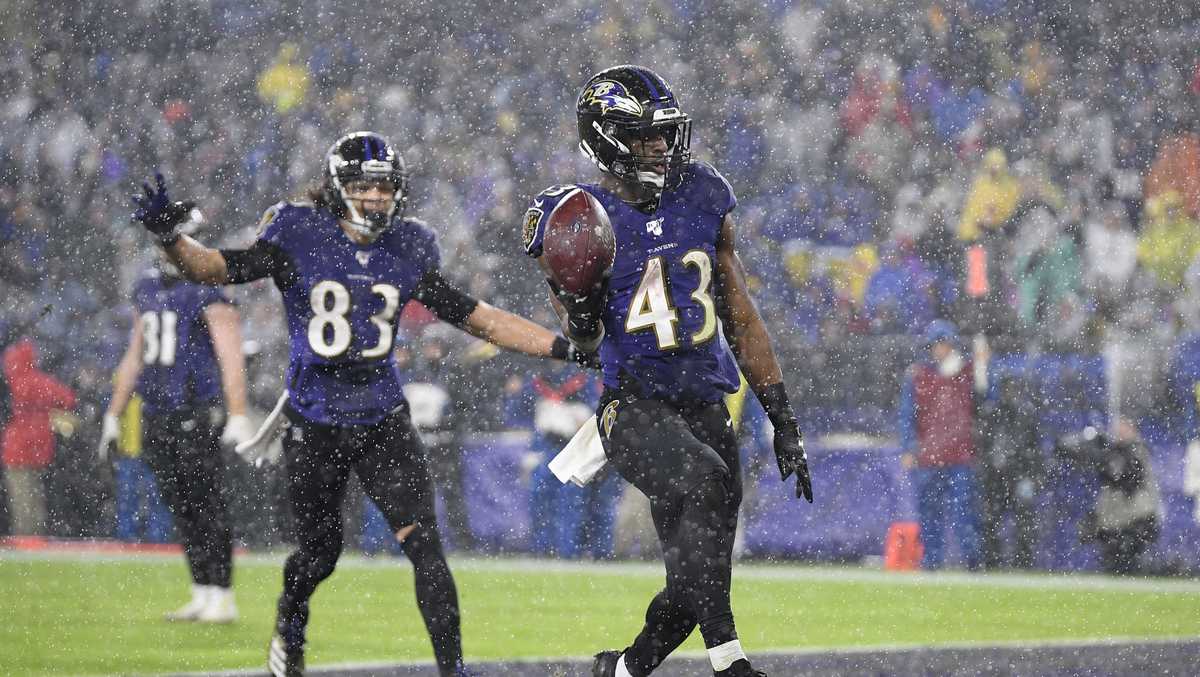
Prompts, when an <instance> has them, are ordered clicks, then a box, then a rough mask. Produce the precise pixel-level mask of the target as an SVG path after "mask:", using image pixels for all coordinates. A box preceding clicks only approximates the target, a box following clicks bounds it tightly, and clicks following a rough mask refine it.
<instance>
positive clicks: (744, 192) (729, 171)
mask: <svg viewBox="0 0 1200 677" xmlns="http://www.w3.org/2000/svg"><path fill="white" fill-rule="evenodd" d="M0 12H4V13H5V20H4V21H0V53H2V54H3V59H2V60H0V64H2V65H0V329H2V328H3V327H4V326H10V327H11V326H13V325H15V324H18V323H20V322H21V321H23V320H24V319H26V318H28V317H29V316H31V315H32V314H33V313H34V312H35V309H38V308H40V307H41V306H42V305H43V304H46V303H50V304H53V307H54V309H53V312H52V313H51V314H50V316H49V317H47V318H46V319H45V320H43V321H42V322H41V323H40V324H39V325H38V327H37V331H36V332H35V335H36V338H37V340H38V342H39V347H40V349H41V352H42V366H43V367H44V368H45V369H46V370H47V371H49V372H51V373H53V374H54V375H56V376H57V377H58V378H60V379H62V380H64V381H66V382H68V383H69V384H71V386H72V387H73V388H74V389H75V390H76V393H77V394H78V401H79V405H78V407H77V408H76V410H75V414H76V416H77V417H78V419H79V421H80V425H79V426H78V430H80V431H83V433H82V434H84V435H88V434H91V433H90V432H88V431H90V430H91V429H93V428H94V427H95V421H96V420H97V419H98V417H99V411H100V408H101V407H102V406H103V402H104V401H105V398H106V396H107V390H108V379H109V376H110V373H111V370H112V368H113V366H114V365H115V363H116V361H117V358H118V357H119V354H120V350H121V348H122V347H123V342H124V339H125V336H126V332H127V331H128V329H129V322H130V312H129V306H128V289H129V285H130V282H131V280H132V279H133V277H134V276H135V275H136V273H137V272H138V271H139V269H140V268H141V267H144V266H146V265H149V264H150V263H151V262H152V257H151V252H150V249H149V244H148V242H147V240H146V238H145V237H143V235H142V234H141V232H140V229H138V228H133V227H131V226H130V224H129V212H130V208H129V205H128V203H127V197H126V196H127V194H128V193H130V192H131V191H132V190H133V189H134V187H135V186H137V185H139V183H140V181H142V180H144V179H145V178H147V177H149V176H151V175H152V174H153V172H154V171H155V170H156V169H160V170H162V171H163V172H164V173H165V174H166V175H167V177H168V179H169V180H170V181H171V185H172V186H173V187H174V190H175V191H176V194H177V195H178V196H180V197H188V198H191V199H195V200H196V201H197V202H198V203H199V205H200V208H201V209H202V210H203V211H204V213H205V215H206V217H207V219H208V226H207V231H206V232H204V233H203V236H202V237H203V239H205V240H206V241H208V242H219V243H224V244H240V243H247V242H249V241H250V240H251V239H252V237H253V232H254V230H253V229H254V226H255V224H256V223H257V220H258V216H259V215H260V214H261V213H262V211H263V210H264V209H265V208H266V207H268V206H270V205H271V204H272V203H274V202H276V201H278V200H281V199H285V198H288V197H296V196H299V195H300V194H301V193H302V190H303V188H304V187H305V186H306V184H308V183H309V182H311V181H313V180H315V179H317V178H318V177H319V172H320V170H321V160H322V157H323V154H324V152H325V150H326V148H327V146H328V144H329V143H330V142H331V140H332V139H334V138H336V137H337V136H338V135H340V134H341V133H343V132H345V131H349V130H354V129H360V128H369V129H374V130H377V131H380V132H382V133H384V134H386V135H388V136H389V137H391V138H392V139H393V142H394V143H395V144H396V145H397V147H399V148H400V149H401V150H402V152H403V153H404V155H405V157H406V159H407V160H408V162H409V166H410V169H411V172H412V174H413V181H412V185H413V191H414V194H413V197H412V199H411V200H410V212H411V213H413V214H416V215H418V216H420V217H422V218H424V219H426V220H427V221H428V222H429V223H430V224H431V226H432V227H433V228H434V230H435V231H436V232H437V233H438V234H439V236H440V242H441V246H442V249H443V261H444V268H445V272H446V273H447V275H448V276H449V277H451V278H452V279H455V280H457V281H458V282H459V283H461V284H463V285H464V286H466V287H467V288H469V289H470V291H471V292H472V293H474V294H476V295H479V296H480V297H483V298H486V299H489V300H490V301H492V302H493V303H495V304H497V305H500V306H503V307H506V308H510V309H513V310H515V311H517V312H523V313H528V314H532V315H533V316H535V317H539V318H540V319H542V320H543V321H544V322H547V323H549V322H550V321H551V320H550V317H549V315H548V314H547V310H546V305H547V304H546V302H545V292H544V285H543V283H542V280H541V276H540V275H539V274H538V272H537V271H536V270H535V267H534V266H533V265H532V264H530V263H529V262H528V261H527V260H526V259H524V257H523V256H522V254H521V252H520V247H519V241H520V238H519V227H520V216H521V214H522V212H523V210H524V209H525V206H526V202H527V201H528V200H529V199H530V197H531V196H533V195H535V194H536V193H537V192H538V191H539V190H541V189H542V188H544V187H546V186H547V185H550V184H551V183H555V182H558V181H561V180H562V179H563V178H564V177H569V176H576V177H578V178H579V180H581V181H582V180H589V179H590V177H592V176H593V168H592V167H591V165H590V163H588V161H587V160H586V159H584V158H582V157H581V156H580V155H579V154H578V152H577V151H576V150H575V143H576V140H577V137H576V132H575V117H574V114H573V103H574V98H575V95H576V93H577V89H578V87H579V85H580V84H581V83H582V82H584V81H585V80H586V78H587V77H588V76H589V75H590V74H592V73H593V72H595V71H597V70H599V69H600V68H603V67H606V66H609V65H613V64H616V63H623V62H634V63H639V64H642V65H646V66H649V67H651V68H653V69H655V70H656V71H658V72H659V73H661V74H662V75H664V76H665V77H666V78H667V80H668V81H669V82H670V83H671V84H672V85H673V87H674V88H675V90H676V93H677V94H678V95H679V97H680V100H681V103H682V105H683V106H684V108H685V110H686V112H688V113H689V114H690V115H691V116H692V118H693V119H694V120H695V127H694V132H693V141H692V144H693V151H694V153H695V155H696V156H698V157H699V158H701V159H704V160H708V161H711V162H713V163H714V164H715V165H716V166H717V167H718V168H719V169H720V170H721V171H722V172H723V173H724V174H725V175H726V176H727V177H728V178H729V180H730V182H731V183H732V184H733V186H734V189H735V191H736V193H737V194H738V196H739V198H740V201H741V206H740V207H739V209H738V210H737V212H736V213H735V218H736V222H737V225H738V229H739V247H740V250H741V254H742V258H743V261H744V262H745V264H746V266H747V268H748V270H749V272H750V275H751V280H750V282H751V285H752V288H753V290H754V293H755V296H756V299H757V301H758V303H759V305H760V308H761V309H762V311H763V312H764V314H765V315H766V316H767V319H768V323H769V324H770V325H771V326H772V327H774V335H775V336H776V338H777V342H778V343H779V346H778V349H779V352H780V353H781V358H782V360H783V362H784V364H785V371H786V372H787V378H788V380H789V381H790V383H791V386H792V388H793V391H794V393H793V400H797V401H799V402H800V403H801V407H802V409H803V410H804V411H805V414H804V418H805V419H806V421H805V423H804V425H805V426H806V429H807V430H810V431H813V433H823V432H842V431H855V432H863V433H869V434H874V435H881V436H892V435H895V434H896V429H897V418H896V417H897V414H896V410H897V405H898V400H899V393H900V383H901V381H902V375H903V373H904V370H905V368H906V367H907V366H908V365H909V364H911V363H912V362H913V361H914V360H918V359H920V358H921V356H922V355H923V351H922V345H921V342H920V341H921V339H920V337H921V334H922V333H923V332H924V330H925V327H926V326H927V325H928V324H929V323H930V322H931V321H933V320H936V319H948V320H952V321H954V322H955V323H956V324H957V325H958V327H959V329H960V331H961V332H962V335H963V336H964V337H976V336H979V337H986V344H987V345H988V347H989V351H990V352H989V354H990V355H992V356H995V357H996V359H1003V358H1004V356H1006V355H1007V356H1009V358H1008V361H1007V362H1002V363H1003V364H1006V365H1009V367H1010V368H1009V369H1008V372H1007V373H1012V374H1016V375H1018V376H1021V377H1022V378H1026V380H1027V381H1028V382H1029V383H1028V388H1027V391H1028V392H1029V393H1030V394H1029V395H1028V397H1029V398H1033V399H1036V398H1037V397H1038V396H1039V393H1041V394H1043V395H1044V396H1045V397H1046V398H1049V399H1047V400H1046V401H1042V402H1038V403H1036V404H1038V405H1046V406H1049V407H1051V408H1053V405H1056V404H1061V403H1060V402H1057V401H1056V400H1053V398H1055V397H1058V395H1055V394H1054V393H1059V394H1062V393H1064V392H1069V389H1064V388H1063V387H1060V385H1059V384H1061V383H1062V382H1063V381H1064V380H1066V382H1067V383H1071V382H1072V381H1071V380H1070V379H1076V381H1087V382H1089V383H1091V382H1092V381H1088V379H1090V378H1092V376H1094V374H1091V373H1090V372H1088V370H1087V369H1081V368H1079V365H1081V364H1084V365H1092V364H1095V363H1094V362H1089V361H1088V360H1089V359H1090V358H1096V357H1100V358H1102V361H1101V362H1100V364H1102V366H1101V367H1099V369H1100V371H1101V372H1102V373H1101V374H1100V375H1099V376H1098V377H1097V378H1098V379H1099V380H1098V384H1097V385H1094V387H1091V390H1090V391H1089V392H1088V393H1087V396H1086V397H1084V398H1083V399H1084V400H1085V401H1084V402H1083V404H1079V403H1078V402H1076V403H1074V404H1070V403H1068V405H1069V406H1070V407H1074V409H1072V411H1078V410H1083V409H1087V410H1089V411H1090V412H1091V413H1090V414H1089V415H1091V416H1092V418H1093V419H1097V420H1107V419H1108V418H1111V417H1112V416H1114V415H1115V414H1117V413H1118V412H1119V413H1121V414H1122V415H1124V416H1127V417H1130V418H1132V419H1134V420H1143V419H1147V418H1150V419H1155V421H1151V423H1152V424H1153V423H1155V422H1156V421H1157V419H1170V424H1167V423H1163V422H1161V421H1157V424H1158V429H1163V430H1165V431H1166V432H1163V433H1161V434H1162V435H1163V436H1166V437H1171V436H1172V435H1174V436H1176V437H1179V438H1181V439H1183V438H1188V437H1191V436H1194V432H1193V430H1192V428H1193V427H1194V422H1193V421H1194V418H1195V414H1194V409H1195V398H1196V390H1195V389H1194V387H1193V385H1194V383H1195V382H1196V381H1197V380H1200V342H1197V341H1195V340H1192V338H1193V336H1194V334H1195V333H1196V332H1197V330H1200V260H1198V259H1197V254H1198V253H1200V56H1198V53H1197V51H1196V47H1195V46H1196V45H1197V44H1200V5H1197V4H1193V3H1145V4H1142V5H1139V6H1138V8H1137V10H1136V11H1134V10H1133V9H1131V8H1130V7H1129V6H1128V5H1126V4H1125V3H1120V2H1055V1H1052V0H1042V1H1037V2H1011V1H1006V0H905V1H883V2H859V1H857V0H850V1H835V0H816V1H814V2H805V3H791V2H781V1H778V0H774V1H768V2H763V3H722V2H712V1H708V0H658V1H655V2H650V3H645V4H623V3H620V4H619V3H592V2H585V1H583V0H564V1H562V2H554V3H490V2H475V1H470V0H463V1H460V2H454V3H449V4H445V3H434V2H425V3H405V5H404V6H403V8H402V9H399V10H397V9H396V8H394V7H391V6H384V5H379V4H371V3H360V4H357V5H353V6H344V5H343V4H342V3H335V2H331V1H330V0H309V1H305V2H300V1H299V0H275V1H273V2H267V3H254V4H253V5H246V4H244V3H240V2H234V1H232V0H212V1H211V2H200V1H198V0H146V1H144V2H139V3H132V4H131V3H124V2H115V1H113V0H97V1H96V2H90V3H67V4H54V3H49V4H47V3H36V2H32V1H30V0H19V1H18V2H14V3H8V4H7V5H6V8H5V9H4V10H0ZM18 19H19V20H18ZM30 26H36V30H27V29H28V28H29V27H30ZM264 36H267V39H264ZM238 296H239V299H240V300H241V302H242V304H243V306H242V307H243V317H244V318H245V320H244V322H245V331H246V334H247V336H248V338H249V339H250V340H251V341H252V343H253V346H254V347H255V348H254V351H252V352H255V356H254V357H253V358H252V367H251V368H252V370H253V377H252V380H251V388H252V395H253V398H254V399H255V401H256V402H257V403H258V405H259V406H260V407H264V406H265V407H269V405H270V403H271V402H273V400H274V398H275V395H276V393H277V391H278V388H279V379H280V375H281V373H282V366H283V364H284V360H285V359H286V352H287V349H286V345H285V334H284V332H283V331H282V319H281V315H280V312H279V308H278V303H277V301H276V299H275V292H274V291H272V290H271V289H270V287H269V286H268V285H267V283H258V284H256V285H252V286H250V287H249V288H248V289H245V290H239V292H238ZM427 322H428V316H427V315H424V314H422V313H421V312H419V309H416V310H413V309H410V312H409V313H408V315H407V317H406V319H405V325H406V328H407V336H406V340H410V341H419V340H420V334H421V332H422V329H423V327H424V326H425V325H426V324H427ZM450 343H451V344H452V348H451V352H457V353H458V354H459V358H460V359H461V360H462V361H463V362H464V363H465V362H468V361H469V362H471V366H470V368H463V369H460V370H459V371H458V372H456V373H457V375H456V378H459V379H466V382H465V383H459V384H456V387H455V391H456V392H466V393H470V395H468V397H467V399H466V400H465V401H464V402H463V403H462V405H461V406H462V407H465V408H466V410H467V411H468V415H467V416H465V417H463V421H462V424H461V425H462V426H463V427H464V428H465V429H466V430H467V431H478V430H497V429H503V428H506V427H508V426H511V425H528V424H529V423H528V421H525V422H524V423H522V422H521V421H520V420H519V417H513V416H511V415H509V414H511V411H509V412H506V411H505V408H504V404H503V403H504V402H505V401H506V400H505V398H504V397H503V396H502V395H503V393H504V392H510V393H513V392H517V391H519V390H521V389H522V388H527V386H528V383H523V381H525V380H527V379H526V378H525V376H523V374H525V373H527V372H528V368H527V367H528V365H527V363H523V362H521V361H520V360H517V359H515V358H508V357H505V356H490V355H475V354H473V353H472V352H471V347H470V346H468V345H466V344H465V343H464V342H462V341H460V339H458V338H457V337H456V338H453V339H450ZM968 349H970V348H969V346H968ZM976 357H978V356H976ZM1060 358H1061V359H1060ZM1035 363H1036V364H1037V365H1039V366H1038V368H1037V369H1034V368H1033V367H1030V368H1029V369H1028V370H1025V368H1024V366H1023V365H1026V364H1028V365H1034V364H1035ZM521 365H525V366H521ZM1012 365H1020V367H1019V368H1018V367H1014V366H1012ZM1047 365H1049V366H1047ZM513 374H516V376H513ZM1093 380H1094V379H1093ZM1050 381H1053V384H1052V385H1053V387H1052V388H1050V389H1047V387H1045V383H1046V382H1050ZM1046 393H1050V394H1048V395H1046ZM492 395H497V396H492ZM1068 405H1063V406H1068ZM1043 413H1045V411H1043ZM1063 425H1064V426H1065V425H1067V424H1063ZM1151 427H1153V425H1151ZM1065 432H1070V431H1069V430H1062V429H1059V430H1055V429H1047V430H1044V431H1043V435H1044V437H1045V438H1046V439H1049V438H1051V437H1053V436H1054V435H1057V434H1060V433H1065ZM86 446H87V445H81V448H82V447H86Z"/></svg>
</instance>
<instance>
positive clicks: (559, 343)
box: [550, 336, 571, 360]
mask: <svg viewBox="0 0 1200 677" xmlns="http://www.w3.org/2000/svg"><path fill="white" fill-rule="evenodd" d="M570 349H571V342H570V341H568V340H567V339H565V338H563V337H561V336H555V337H554V342H553V343H551V344H550V357H551V358H552V359H555V360H565V359H567V355H568V353H569V351H570Z"/></svg>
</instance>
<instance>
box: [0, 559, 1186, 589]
mask: <svg viewBox="0 0 1200 677" xmlns="http://www.w3.org/2000/svg"><path fill="white" fill-rule="evenodd" d="M284 557H286V555H285V554H284V553H282V552H278V553H253V554H248V555H238V556H237V557H236V559H237V564H238V566H282V564H283V560H284ZM179 559H180V556H179V554H178V553H162V554H159V553H128V554H123V553H108V552H105V553H90V552H63V551H46V550H43V551H18V550H8V549H0V562H4V561H74V562H94V563H105V562H127V561H130V560H134V561H138V562H145V563H162V564H177V563H178V562H179ZM449 560H450V564H451V569H453V570H456V571H485V572H488V571H491V572H501V573H538V574H542V573H547V572H551V573H562V574H588V575H593V576H646V577H653V578H662V577H663V576H664V575H665V572H664V570H663V568H662V565H661V564H657V563H645V562H568V561H563V560H539V559H533V558H523V557H515V558H508V557H505V558H484V557H454V556H453V555H451V556H450V557H449ZM398 565H403V566H405V567H407V566H408V564H407V561H406V560H404V558H402V557H400V558H396V557H391V556H382V557H371V558H368V557H361V556H356V555H343V556H342V558H341V559H340V560H338V567H339V568H343V569H354V568H358V569H372V568H391V567H395V566H398ZM733 571H734V578H735V579H744V580H765V581H823V582H828V583H881V584H889V585H917V586H934V587H940V586H966V587H985V588H986V587H991V588H1015V589H1032V590H1068V591H1070V590H1097V591H1119V592H1148V593H1183V594H1200V580H1197V579H1183V580H1181V579H1166V578H1117V577H1113V576H1104V575H1102V574H1092V573H1073V574H1063V573H1043V574H1014V573H969V572H958V571H940V572H919V571H917V572H888V571H880V570H877V569H865V568H860V567H853V566H847V567H828V566H805V565H798V564H762V563H740V564H737V565H736V566H734V570H733Z"/></svg>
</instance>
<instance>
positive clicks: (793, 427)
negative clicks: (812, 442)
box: [775, 420, 813, 503]
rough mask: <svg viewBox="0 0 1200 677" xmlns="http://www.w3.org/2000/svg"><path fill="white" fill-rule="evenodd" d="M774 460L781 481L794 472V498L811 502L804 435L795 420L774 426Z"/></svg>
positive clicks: (810, 480) (811, 495) (810, 484)
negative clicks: (777, 466)
mask: <svg viewBox="0 0 1200 677" xmlns="http://www.w3.org/2000/svg"><path fill="white" fill-rule="evenodd" d="M775 462H776V463H778V464H779V475H780V477H781V479H783V481H785V482H786V481H787V479H788V476H790V475H791V474H792V473H796V498H800V497H804V500H806V501H808V502H809V503H812V502H813V493H812V477H810V476H809V474H808V454H807V453H805V451H804V436H803V435H802V434H801V433H800V426H799V425H798V424H797V423H796V421H795V420H791V421H786V422H784V423H783V425H777V426H775Z"/></svg>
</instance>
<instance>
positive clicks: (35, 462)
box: [3, 339, 75, 534]
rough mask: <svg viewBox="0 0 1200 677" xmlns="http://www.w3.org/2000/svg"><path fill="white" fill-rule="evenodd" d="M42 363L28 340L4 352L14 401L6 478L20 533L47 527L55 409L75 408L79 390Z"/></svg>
mask: <svg viewBox="0 0 1200 677" xmlns="http://www.w3.org/2000/svg"><path fill="white" fill-rule="evenodd" d="M36 363H37V350H36V348H35V347H34V345H33V342H32V341H30V340H28V339H24V340H22V341H20V342H18V343H17V344H16V345H13V346H11V347H9V348H8V349H7V350H5V351H4V379H5V381H7V383H8V390H9V394H10V395H9V396H10V398H11V402H12V417H11V418H10V419H9V421H8V425H7V426H6V427H5V428H4V436H3V459H4V466H5V473H4V481H5V485H6V488H7V489H8V498H9V501H10V503H11V515H12V527H11V528H12V532H13V533H14V534H40V533H42V532H43V531H44V529H45V521H46V493H45V484H44V481H43V480H44V478H43V475H44V473H45V470H46V467H47V466H49V465H50V461H51V460H53V458H54V433H53V432H52V431H51V429H50V411H51V410H52V409H72V408H74V407H75V393H74V392H73V391H72V390H71V389H70V388H69V387H67V386H66V385H64V384H63V383H61V382H60V381H59V380H58V379H56V378H54V377H53V376H50V375H49V374H47V373H45V372H43V371H41V370H40V369H38V368H37V366H36Z"/></svg>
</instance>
